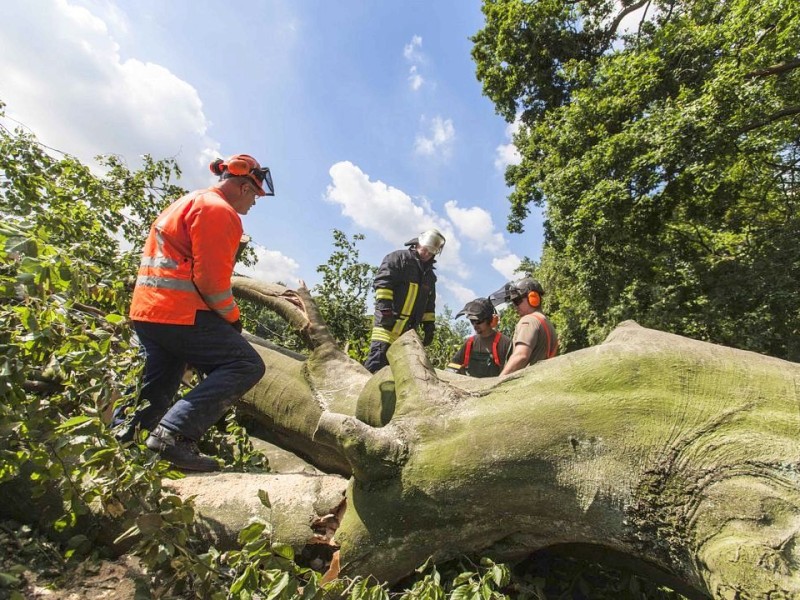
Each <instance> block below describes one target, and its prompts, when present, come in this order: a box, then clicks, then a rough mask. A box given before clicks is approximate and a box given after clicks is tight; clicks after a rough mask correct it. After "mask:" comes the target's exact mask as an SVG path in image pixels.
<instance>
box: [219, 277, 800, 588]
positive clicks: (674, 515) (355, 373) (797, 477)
mask: <svg viewBox="0 0 800 600" xmlns="http://www.w3.org/2000/svg"><path fill="white" fill-rule="evenodd" d="M234 288H235V290H236V293H237V294H242V289H247V290H250V291H249V292H246V293H251V294H252V293H255V292H253V290H254V289H256V288H258V284H257V283H255V282H252V281H250V280H248V281H246V282H242V281H237V282H235V285H234ZM298 294H299V296H300V298H301V299H302V301H303V306H302V308H301V309H298V308H296V307H286V306H282V305H276V304H275V303H274V300H273V299H267V301H266V302H265V304H266V305H267V306H270V307H272V308H277V309H279V310H285V311H287V315H288V316H289V317H290V321H291V322H293V323H294V324H296V326H298V330H299V331H301V332H302V333H303V335H304V336H305V337H306V340H307V341H308V342H309V346H310V347H311V348H312V352H311V355H310V356H309V358H308V359H307V360H305V361H301V360H297V359H295V358H288V357H282V355H280V354H279V353H278V352H275V351H273V350H269V349H267V348H260V351H261V352H262V356H264V358H265V361H266V362H267V375H266V376H265V378H264V381H262V382H261V384H260V385H258V386H256V388H254V389H253V390H252V391H251V392H250V393H249V394H248V395H247V397H246V398H245V399H244V401H243V402H244V406H246V407H247V408H248V411H249V413H250V415H251V416H252V417H253V418H255V419H258V420H259V421H260V422H261V423H263V424H264V425H265V426H266V428H267V429H270V430H272V431H273V432H274V434H273V437H272V439H271V440H270V441H273V442H274V443H277V444H279V445H282V446H284V447H286V448H288V449H291V450H294V451H297V452H299V453H301V454H302V455H303V456H304V457H305V458H307V459H308V460H310V461H311V462H312V463H313V464H315V465H316V466H318V467H319V468H321V469H328V470H332V471H334V472H338V473H347V472H349V473H352V475H353V476H352V478H351V481H350V485H349V488H348V492H347V511H346V513H345V515H344V519H343V522H342V524H341V526H340V528H339V530H338V531H337V533H336V541H337V543H338V544H339V545H340V548H341V551H340V557H341V564H342V569H343V573H344V574H348V575H367V574H371V575H374V576H375V577H377V578H378V579H381V580H386V581H389V582H394V581H397V580H398V579H400V578H402V577H403V576H405V575H407V574H408V573H410V572H411V571H412V570H413V569H414V568H415V567H416V566H418V565H419V564H421V563H422V562H424V561H425V560H426V559H427V558H428V557H429V556H433V557H434V559H435V560H444V559H448V558H451V557H454V556H457V555H458V554H461V553H464V552H474V553H480V554H484V555H492V556H495V557H498V558H501V559H512V558H518V557H522V556H525V555H527V554H529V553H531V552H533V551H535V550H539V549H542V548H547V547H551V546H563V545H569V544H578V545H582V546H584V547H589V546H593V547H599V548H607V549H609V550H610V551H613V552H614V553H615V554H617V555H620V556H625V557H630V558H631V559H635V560H639V561H642V562H643V563H646V564H647V565H650V566H652V567H654V568H656V569H658V570H660V571H662V572H664V573H666V574H668V575H669V576H671V577H673V578H674V580H675V581H679V582H683V584H685V586H686V589H688V590H693V591H694V592H696V593H697V594H703V595H708V596H711V597H714V598H734V597H756V598H776V597H796V596H797V595H800V441H798V433H799V432H800V397H799V396H800V392H799V390H800V365H798V364H795V363H789V362H786V361H782V360H779V359H775V358H770V357H766V356H762V355H758V354H754V353H751V352H744V351H740V350H735V349H731V348H726V347H721V346H716V345H713V344H708V343H704V342H698V341H694V340H690V339H687V338H682V337H679V336H675V335H671V334H667V333H663V332H658V331H653V330H648V329H644V328H642V327H639V326H638V325H636V324H635V323H633V322H626V323H623V324H621V325H620V326H619V327H618V328H617V329H616V330H615V331H614V332H613V333H612V334H611V335H610V336H609V338H608V339H607V340H606V341H605V342H604V343H603V344H601V345H599V346H596V347H593V348H588V349H585V350H581V351H578V352H573V353H569V354H566V355H563V356H560V357H557V358H555V359H552V360H548V361H545V362H543V363H537V364H536V365H535V366H533V367H530V368H527V369H525V370H523V371H522V372H521V373H520V374H519V375H516V376H513V377H511V378H509V379H507V380H505V381H503V382H498V380H497V379H488V380H486V379H484V380H479V381H478V380H474V379H469V378H466V377H462V376H456V375H450V374H447V375H445V374H443V373H437V372H436V371H435V370H434V369H433V368H432V367H431V365H430V363H429V362H428V360H427V359H426V357H425V353H424V349H423V348H422V346H421V344H420V342H419V339H418V337H417V336H416V334H414V333H413V332H410V333H408V334H406V335H404V336H403V337H401V339H400V340H398V341H397V342H396V343H395V344H393V346H392V348H391V349H390V352H389V361H390V366H389V367H387V368H386V369H384V370H382V371H381V372H379V373H377V374H376V375H375V376H374V377H370V375H369V373H367V372H366V370H364V369H363V368H362V367H361V366H360V365H358V364H357V363H355V362H354V361H352V360H350V359H349V358H347V357H346V356H345V355H344V354H343V353H342V352H340V351H339V350H338V349H337V348H336V346H335V344H334V343H333V341H332V339H331V338H330V336H329V335H328V333H327V330H326V329H325V327H324V324H323V323H322V322H321V319H320V318H319V316H318V315H317V314H316V310H315V308H314V306H313V302H312V301H311V299H310V296H309V295H308V293H307V290H304V289H302V288H301V290H299V291H298ZM302 315H304V316H305V320H303V319H302V318H300V317H301V316H302ZM284 359H285V360H284ZM287 361H289V362H287ZM357 417H358V418H357Z"/></svg>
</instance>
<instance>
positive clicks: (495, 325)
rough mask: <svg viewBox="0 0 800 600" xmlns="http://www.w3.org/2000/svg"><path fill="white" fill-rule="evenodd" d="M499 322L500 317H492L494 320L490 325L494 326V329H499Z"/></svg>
mask: <svg viewBox="0 0 800 600" xmlns="http://www.w3.org/2000/svg"><path fill="white" fill-rule="evenodd" d="M499 321H500V317H498V316H497V315H492V320H491V321H490V325H491V326H492V329H494V328H495V327H497V323H498V322H499Z"/></svg>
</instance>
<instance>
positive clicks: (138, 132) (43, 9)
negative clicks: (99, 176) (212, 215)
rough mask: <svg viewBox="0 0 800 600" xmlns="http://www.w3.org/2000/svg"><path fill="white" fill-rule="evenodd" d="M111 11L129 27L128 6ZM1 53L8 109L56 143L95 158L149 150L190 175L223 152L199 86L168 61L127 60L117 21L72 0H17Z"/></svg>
mask: <svg viewBox="0 0 800 600" xmlns="http://www.w3.org/2000/svg"><path fill="white" fill-rule="evenodd" d="M103 14H104V17H105V18H107V19H113V23H111V24H112V26H113V27H114V30H115V31H124V28H125V22H124V16H123V15H122V14H121V13H119V12H118V11H110V12H109V11H105V12H104V13H103ZM0 55H2V56H3V60H2V61H0V81H2V91H1V92H0V93H2V100H3V101H4V102H5V103H6V104H7V107H6V114H7V115H8V116H9V117H10V118H12V119H15V120H17V121H19V122H21V123H23V124H24V125H26V126H27V127H29V128H30V129H31V130H32V131H34V132H35V133H36V135H37V136H38V137H39V139H40V140H41V141H42V142H44V143H45V144H47V145H49V146H52V147H54V148H56V149H59V150H63V151H65V152H68V153H70V154H73V155H75V156H77V157H78V158H80V159H81V160H83V161H86V162H89V163H91V162H92V159H93V157H94V156H96V155H98V154H110V153H115V154H119V155H121V156H123V157H125V158H126V159H128V160H129V162H130V161H135V160H137V159H138V157H139V156H141V155H142V154H145V153H150V154H152V155H154V156H156V157H162V156H172V157H176V158H178V160H179V163H180V164H181V166H182V167H183V170H184V173H186V174H187V175H189V177H188V178H187V179H190V180H191V179H192V176H193V173H198V174H199V173H202V174H203V175H207V173H206V172H205V166H206V165H207V164H208V162H209V158H211V157H213V156H218V148H219V144H218V143H217V142H216V141H215V140H213V139H211V138H210V137H209V136H208V135H207V128H208V120H207V118H206V116H205V114H204V113H203V105H202V102H201V100H200V97H199V95H198V93H197V90H196V89H195V88H194V87H193V86H192V85H190V84H189V83H187V82H186V81H184V80H182V79H180V78H179V77H178V76H176V75H175V74H173V73H172V72H171V71H169V70H168V69H167V68H165V67H163V66H161V65H158V64H153V63H149V62H142V61H140V60H136V59H134V58H128V59H123V58H122V57H121V55H120V48H119V45H118V43H117V41H116V39H115V38H114V37H113V35H112V34H111V32H110V30H109V24H108V23H107V22H106V21H104V20H103V19H101V18H100V17H98V16H97V14H96V13H92V12H90V11H89V10H87V9H86V8H83V7H79V6H75V5H72V4H69V3H68V2H67V1H66V0H38V1H37V2H36V9H35V10H34V9H32V8H31V7H30V6H29V5H28V4H27V3H24V2H12V3H9V4H8V5H7V6H4V8H3V19H2V20H0ZM131 166H132V167H135V166H137V165H135V164H131ZM194 177H195V178H196V179H195V180H194V182H193V183H195V184H200V183H201V184H202V185H206V184H207V183H208V179H207V177H203V179H202V181H200V180H199V179H198V177H199V176H194ZM181 183H182V184H184V185H185V186H186V187H194V186H192V185H189V184H187V181H186V180H182V181H181Z"/></svg>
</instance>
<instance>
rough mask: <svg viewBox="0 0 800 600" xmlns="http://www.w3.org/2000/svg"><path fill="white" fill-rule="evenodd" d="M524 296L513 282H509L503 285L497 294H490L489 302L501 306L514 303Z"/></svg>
mask: <svg viewBox="0 0 800 600" xmlns="http://www.w3.org/2000/svg"><path fill="white" fill-rule="evenodd" d="M521 296H522V292H521V291H520V290H519V289H518V288H517V286H516V285H514V283H513V282H509V283H506V284H503V287H501V288H500V289H499V290H497V291H496V292H492V293H491V294H489V301H490V302H491V303H492V304H493V305H494V306H500V305H501V304H508V303H509V302H514V300H516V299H517V298H519V297H521Z"/></svg>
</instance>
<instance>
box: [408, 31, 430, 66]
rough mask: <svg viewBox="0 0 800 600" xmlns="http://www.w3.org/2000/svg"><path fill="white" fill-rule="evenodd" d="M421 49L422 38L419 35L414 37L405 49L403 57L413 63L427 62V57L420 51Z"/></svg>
mask: <svg viewBox="0 0 800 600" xmlns="http://www.w3.org/2000/svg"><path fill="white" fill-rule="evenodd" d="M421 48H422V37H421V36H419V35H414V36H413V37H412V38H411V41H410V42H409V43H408V44H406V45H405V46H404V47H403V56H405V57H406V60H408V61H411V62H415V63H422V62H425V56H424V55H423V54H422V52H421V51H420V49H421Z"/></svg>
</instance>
